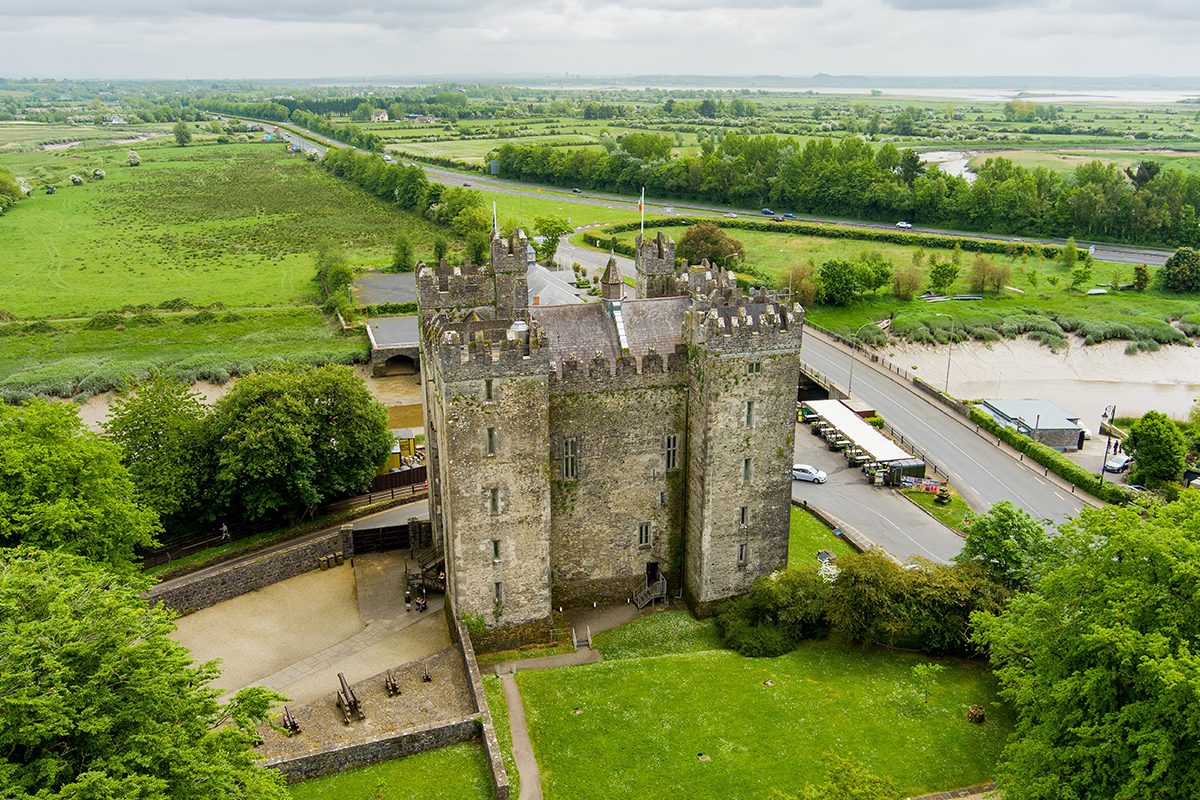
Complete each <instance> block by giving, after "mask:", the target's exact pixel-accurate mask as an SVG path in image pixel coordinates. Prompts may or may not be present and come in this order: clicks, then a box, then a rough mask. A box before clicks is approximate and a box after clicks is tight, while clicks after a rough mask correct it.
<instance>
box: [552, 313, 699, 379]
mask: <svg viewBox="0 0 1200 800" xmlns="http://www.w3.org/2000/svg"><path fill="white" fill-rule="evenodd" d="M690 305H691V298H689V297H661V298H656V299H653V300H626V301H624V302H623V303H622V305H621V310H622V313H623V314H624V325H625V333H626V336H627V337H628V341H629V353H628V354H627V355H632V356H637V357H639V358H640V357H642V356H644V355H646V354H647V353H648V352H649V351H650V350H651V348H653V349H654V350H656V351H657V352H659V353H670V352H671V351H672V350H674V348H675V345H677V344H681V343H682V342H683V325H684V317H685V315H686V313H687V310H688V307H689V306H690ZM529 313H530V314H531V315H532V316H533V318H534V319H535V320H537V321H538V323H539V324H540V325H541V326H542V328H543V329H544V330H545V332H546V341H547V342H548V343H549V346H550V363H551V365H553V366H554V367H555V368H556V369H557V368H559V366H560V365H561V364H562V362H563V361H565V360H566V359H568V358H570V356H571V354H572V353H574V354H575V356H576V357H577V358H578V359H579V360H580V361H589V360H591V359H592V358H593V357H594V356H595V355H596V354H597V353H599V354H600V355H602V356H603V357H604V358H606V359H608V360H609V361H610V362H614V363H615V361H616V359H617V358H618V357H619V356H621V355H622V353H621V346H620V343H619V340H618V338H617V329H616V325H615V324H614V323H613V321H612V319H611V318H610V317H609V316H608V314H607V312H606V311H605V309H604V306H603V305H601V304H600V303H586V304H584V305H568V306H532V307H530V308H529Z"/></svg>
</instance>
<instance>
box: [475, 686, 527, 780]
mask: <svg viewBox="0 0 1200 800" xmlns="http://www.w3.org/2000/svg"><path fill="white" fill-rule="evenodd" d="M480 680H481V681H482V682H483V694H484V696H485V697H487V703H488V710H489V711H491V712H492V725H493V727H495V729H496V741H497V742H498V743H499V744H500V756H501V758H503V759H504V769H505V771H507V772H508V787H509V792H508V793H509V797H511V798H512V799H513V800H516V798H517V797H519V796H520V794H521V776H520V775H518V774H517V762H516V760H515V759H514V758H513V741H512V728H510V727H509V725H508V704H507V703H505V702H504V687H503V686H501V685H500V678H498V677H497V676H495V675H480Z"/></svg>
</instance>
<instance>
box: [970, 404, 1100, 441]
mask: <svg viewBox="0 0 1200 800" xmlns="http://www.w3.org/2000/svg"><path fill="white" fill-rule="evenodd" d="M979 409H980V410H981V411H986V412H987V413H988V414H991V415H992V419H994V420H996V424H998V425H1002V426H1004V427H1006V428H1012V429H1013V430H1015V431H1017V433H1021V434H1024V435H1025V436H1028V437H1029V438H1030V439H1033V440H1034V441H1035V442H1041V443H1042V444H1044V445H1046V446H1047V447H1051V448H1054V449H1055V450H1058V451H1059V452H1062V451H1064V450H1082V449H1083V441H1084V438H1085V436H1086V430H1087V429H1086V428H1085V427H1084V426H1083V425H1082V424H1081V423H1080V422H1079V415H1078V414H1072V413H1071V412H1070V411H1067V410H1066V409H1064V408H1062V407H1061V406H1058V405H1055V404H1054V403H1051V402H1050V401H1049V400H984V401H983V402H981V403H980V404H979Z"/></svg>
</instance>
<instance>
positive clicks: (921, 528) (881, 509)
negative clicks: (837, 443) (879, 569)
mask: <svg viewBox="0 0 1200 800" xmlns="http://www.w3.org/2000/svg"><path fill="white" fill-rule="evenodd" d="M793 463H796V464H811V465H812V466H814V467H816V468H818V469H820V470H823V471H825V472H826V473H828V475H829V479H828V480H827V481H826V482H825V483H822V484H818V483H807V482H803V481H792V497H793V498H794V499H796V500H804V501H807V502H808V504H809V505H810V506H813V507H814V508H816V509H818V510H820V511H821V512H822V513H824V514H825V515H826V516H828V517H831V518H833V519H834V520H836V521H837V522H839V523H842V524H844V525H847V526H849V527H851V528H853V529H854V530H856V531H858V532H859V533H860V534H862V535H863V536H865V537H866V538H868V539H870V540H871V541H872V542H874V543H875V544H876V545H878V546H879V547H882V548H883V549H884V550H886V551H887V552H888V553H890V554H891V555H893V556H895V557H896V558H898V559H899V560H900V561H906V560H908V559H909V558H910V557H912V556H921V557H923V558H928V559H930V560H932V561H939V562H948V561H949V560H950V559H951V558H953V557H954V556H956V555H958V552H959V550H961V549H962V538H961V537H959V536H958V534H956V533H954V532H953V531H951V530H950V529H949V528H947V527H946V526H944V525H942V524H941V523H940V522H938V521H937V520H935V519H933V517H931V516H929V515H928V514H926V513H925V512H924V511H922V510H921V509H920V508H918V507H917V506H916V505H914V504H913V503H911V502H909V501H908V500H907V499H905V498H904V497H903V496H902V495H901V494H900V493H899V492H897V491H895V490H893V489H892V488H890V487H886V486H883V487H878V486H871V485H869V484H868V483H867V479H866V476H865V475H864V474H863V473H862V472H861V471H860V470H859V469H858V467H849V466H847V464H846V458H845V457H844V456H843V455H842V454H841V453H838V452H834V451H830V450H829V449H828V448H827V447H826V446H825V440H823V439H822V438H821V437H819V436H813V435H812V434H811V432H810V429H809V426H808V425H804V424H797V425H796V446H795V450H794V459H793Z"/></svg>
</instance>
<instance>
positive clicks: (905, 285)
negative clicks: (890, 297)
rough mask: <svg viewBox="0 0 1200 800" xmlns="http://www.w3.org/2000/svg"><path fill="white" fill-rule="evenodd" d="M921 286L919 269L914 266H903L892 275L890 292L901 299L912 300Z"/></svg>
mask: <svg viewBox="0 0 1200 800" xmlns="http://www.w3.org/2000/svg"><path fill="white" fill-rule="evenodd" d="M920 288H921V271H920V270H918V269H917V268H916V267H904V268H903V269H899V270H897V271H896V273H895V274H894V275H893V276H892V294H894V295H896V297H898V298H900V299H901V300H912V299H913V297H914V296H915V295H916V293H917V289H920Z"/></svg>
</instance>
